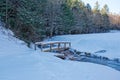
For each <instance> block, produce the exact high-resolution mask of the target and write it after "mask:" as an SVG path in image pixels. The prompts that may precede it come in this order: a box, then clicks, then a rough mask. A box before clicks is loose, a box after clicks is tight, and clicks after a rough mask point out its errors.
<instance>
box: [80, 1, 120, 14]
mask: <svg viewBox="0 0 120 80" xmlns="http://www.w3.org/2000/svg"><path fill="white" fill-rule="evenodd" d="M82 1H83V2H85V4H86V3H89V4H90V5H91V6H92V8H93V7H94V5H95V2H96V1H98V2H99V4H100V7H103V5H104V4H107V5H108V7H109V11H110V12H112V13H119V14H120V0H82Z"/></svg>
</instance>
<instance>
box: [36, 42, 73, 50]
mask: <svg viewBox="0 0 120 80" xmlns="http://www.w3.org/2000/svg"><path fill="white" fill-rule="evenodd" d="M37 46H40V49H41V51H45V52H51V51H53V50H58V51H60V50H64V49H68V48H70V47H71V43H70V42H65V41H48V42H36V43H35V50H36V47H37ZM45 46H47V48H46V47H45Z"/></svg>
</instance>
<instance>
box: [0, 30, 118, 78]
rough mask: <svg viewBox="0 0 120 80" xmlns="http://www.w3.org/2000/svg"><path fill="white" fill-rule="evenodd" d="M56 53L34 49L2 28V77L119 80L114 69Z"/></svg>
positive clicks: (0, 74) (0, 39)
mask: <svg viewBox="0 0 120 80" xmlns="http://www.w3.org/2000/svg"><path fill="white" fill-rule="evenodd" d="M11 37H12V36H11ZM53 55H54V54H53V53H44V52H40V51H39V50H38V51H34V50H31V49H29V48H27V47H26V45H23V44H22V43H21V41H20V40H18V39H16V38H14V37H12V39H11V38H10V37H9V36H7V35H4V34H3V33H2V32H1V30H0V80H79V79H80V80H120V72H119V71H116V70H114V69H112V68H109V67H106V66H103V65H98V64H92V63H85V62H75V61H74V62H73V61H64V60H61V59H59V58H57V57H54V56H53Z"/></svg>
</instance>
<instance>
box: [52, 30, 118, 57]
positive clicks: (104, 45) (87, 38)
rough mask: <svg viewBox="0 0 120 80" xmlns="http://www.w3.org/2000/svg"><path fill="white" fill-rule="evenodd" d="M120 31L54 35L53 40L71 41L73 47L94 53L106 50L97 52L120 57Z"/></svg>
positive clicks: (102, 54)
mask: <svg viewBox="0 0 120 80" xmlns="http://www.w3.org/2000/svg"><path fill="white" fill-rule="evenodd" d="M119 36H120V33H119V32H115V33H99V34H84V35H63V36H56V37H53V38H52V39H50V40H52V41H69V42H71V43H72V48H74V49H77V50H79V51H83V52H91V53H94V52H96V51H100V50H106V52H105V53H97V54H98V55H101V56H106V57H109V58H120V37H119Z"/></svg>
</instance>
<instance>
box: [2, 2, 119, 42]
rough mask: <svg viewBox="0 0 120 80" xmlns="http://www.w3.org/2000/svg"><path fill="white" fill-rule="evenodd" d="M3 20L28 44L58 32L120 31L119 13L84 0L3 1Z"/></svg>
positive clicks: (63, 33)
mask: <svg viewBox="0 0 120 80" xmlns="http://www.w3.org/2000/svg"><path fill="white" fill-rule="evenodd" d="M0 20H1V21H2V22H3V23H4V24H5V27H6V28H9V29H11V30H12V31H13V32H14V34H15V37H17V38H19V39H21V40H24V41H25V42H26V43H28V44H29V43H31V42H33V43H34V42H36V41H42V40H43V39H45V38H50V37H52V36H56V35H66V34H87V33H100V32H108V31H109V30H115V29H116V30H120V14H113V13H110V12H109V7H108V5H106V4H105V5H104V6H102V8H101V9H100V4H99V3H98V2H96V3H95V6H94V8H91V5H90V4H89V3H88V4H85V3H84V2H83V1H82V0H0Z"/></svg>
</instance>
